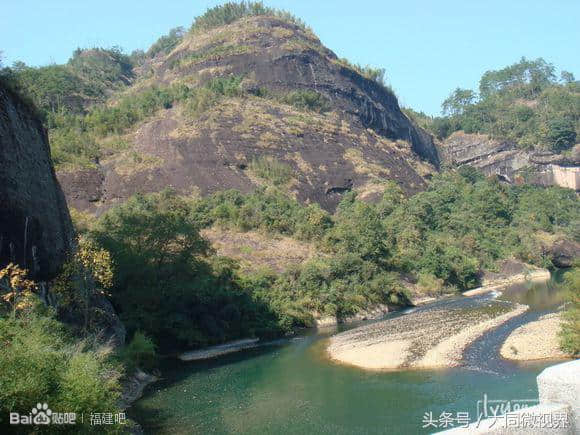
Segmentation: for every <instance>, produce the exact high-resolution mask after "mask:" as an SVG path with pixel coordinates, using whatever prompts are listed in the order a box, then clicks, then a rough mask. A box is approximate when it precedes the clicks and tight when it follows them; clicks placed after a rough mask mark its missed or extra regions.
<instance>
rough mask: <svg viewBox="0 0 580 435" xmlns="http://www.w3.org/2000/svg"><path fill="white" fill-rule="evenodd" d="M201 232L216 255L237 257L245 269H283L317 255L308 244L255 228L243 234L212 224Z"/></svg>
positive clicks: (278, 270)
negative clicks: (264, 232) (261, 231)
mask: <svg viewBox="0 0 580 435" xmlns="http://www.w3.org/2000/svg"><path fill="white" fill-rule="evenodd" d="M201 234H202V235H203V237H205V238H207V239H208V240H209V241H210V242H211V244H212V246H213V248H214V249H215V250H216V251H217V253H218V254H219V255H223V256H226V257H230V258H233V259H235V260H238V261H239V262H240V265H241V267H242V269H243V270H246V271H254V270H258V269H261V268H269V269H272V270H274V271H277V272H282V271H284V270H286V269H287V268H288V267H289V266H291V265H297V264H301V263H302V262H304V261H306V260H309V259H310V258H313V257H314V256H316V254H317V252H316V249H315V248H314V246H313V245H311V244H308V243H305V242H299V241H297V240H294V239H292V238H290V237H282V236H272V235H265V234H261V233H259V232H257V231H249V232H245V233H243V232H237V231H232V230H225V229H221V228H218V227H215V226H214V227H212V228H207V229H204V230H202V232H201Z"/></svg>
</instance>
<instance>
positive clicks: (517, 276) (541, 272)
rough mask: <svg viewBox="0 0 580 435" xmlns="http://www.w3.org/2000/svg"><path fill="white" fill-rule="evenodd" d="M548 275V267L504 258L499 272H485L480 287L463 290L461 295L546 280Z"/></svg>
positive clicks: (478, 293)
mask: <svg viewBox="0 0 580 435" xmlns="http://www.w3.org/2000/svg"><path fill="white" fill-rule="evenodd" d="M550 276H551V274H550V271H549V270H548V269H541V268H538V267H534V266H531V265H529V264H525V263H521V262H519V261H515V260H505V261H504V262H503V263H502V264H501V265H500V272H498V273H494V272H486V273H485V274H484V276H483V279H482V285H481V287H477V288H474V289H472V290H468V291H465V292H463V296H477V295H481V294H485V293H489V292H492V291H496V290H500V289H501V288H503V287H507V286H510V285H513V284H519V283H524V282H528V281H531V282H543V281H548V280H549V279H550Z"/></svg>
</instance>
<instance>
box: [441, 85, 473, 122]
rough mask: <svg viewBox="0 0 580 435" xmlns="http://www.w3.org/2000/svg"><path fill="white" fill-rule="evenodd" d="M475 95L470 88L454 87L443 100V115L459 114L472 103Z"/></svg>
mask: <svg viewBox="0 0 580 435" xmlns="http://www.w3.org/2000/svg"><path fill="white" fill-rule="evenodd" d="M476 98H477V96H476V95H475V92H473V91H472V90H470V89H461V88H457V89H455V90H454V91H453V92H452V93H451V95H449V97H447V99H446V100H445V101H444V102H443V104H442V106H441V107H442V109H443V113H444V114H445V115H452V116H453V115H461V114H462V113H463V112H464V111H465V110H466V109H467V107H469V106H470V105H472V104H473V103H474V102H475V100H476Z"/></svg>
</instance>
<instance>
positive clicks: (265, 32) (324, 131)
mask: <svg viewBox="0 0 580 435" xmlns="http://www.w3.org/2000/svg"><path fill="white" fill-rule="evenodd" d="M372 73H373V71H372V70H370V69H368V68H367V69H364V68H360V67H357V66H354V65H351V64H349V63H348V62H346V61H344V60H341V59H339V58H338V57H337V56H336V55H335V54H334V53H333V52H332V51H330V50H329V49H327V48H325V47H324V46H323V45H322V44H321V43H320V41H319V40H318V38H317V37H316V36H315V35H314V34H313V33H312V32H311V31H310V30H309V29H307V28H306V27H305V26H302V25H300V24H297V23H295V22H292V21H291V20H289V19H285V18H284V17H276V16H270V15H263V16H249V17H243V18H241V19H238V20H235V21H233V22H231V23H229V24H226V25H219V26H215V27H213V28H210V29H203V30H192V31H190V32H188V33H186V34H185V35H183V36H182V37H181V39H180V40H179V43H178V44H177V45H176V46H175V47H174V48H173V49H171V50H165V51H160V52H158V53H157V55H156V56H154V57H153V58H146V59H145V60H144V61H143V62H142V64H141V65H139V66H137V67H136V68H135V69H134V74H135V77H136V78H135V80H133V81H132V82H131V83H130V84H129V86H128V87H126V88H125V89H124V90H122V91H119V92H117V93H115V94H113V96H111V97H110V98H108V100H107V102H106V103H105V105H104V106H97V107H94V108H93V109H90V110H89V111H88V113H87V114H86V115H85V116H84V118H82V119H80V120H79V118H78V117H77V118H75V121H74V122H76V123H77V124H79V125H81V130H83V131H82V133H81V134H82V135H84V138H83V137H81V138H80V139H78V140H77V137H71V135H72V133H70V132H71V131H73V133H74V134H77V133H76V130H75V129H74V128H71V124H72V123H73V122H72V121H70V120H67V121H64V122H63V121H62V120H60V121H59V120H57V122H55V124H56V128H55V129H54V130H53V132H52V133H51V138H54V140H53V142H52V143H53V152H55V149H56V156H55V160H56V161H57V163H59V161H62V164H61V165H60V170H59V174H58V176H59V179H60V181H61V183H62V185H63V188H64V191H65V193H66V196H67V199H68V201H69V204H70V205H71V206H72V207H74V208H77V209H80V210H87V211H90V212H97V213H100V212H101V211H102V210H104V209H107V208H109V207H110V206H111V205H112V204H115V203H118V202H122V201H124V200H126V199H127V198H128V197H130V196H131V195H133V194H135V193H137V192H142V193H144V192H154V191H160V190H162V189H163V188H165V187H167V186H170V187H172V188H174V189H176V190H177V191H178V192H180V193H184V194H190V193H195V194H198V193H200V194H202V195H205V194H208V193H211V192H214V191H218V190H223V189H238V190H240V191H242V192H248V191H251V190H254V189H255V188H256V187H258V186H263V185H266V186H267V185H272V184H274V185H276V186H278V187H279V188H282V189H284V190H286V191H287V192H289V193H290V194H291V195H292V196H294V197H296V198H297V199H299V200H300V201H303V202H317V203H319V204H321V205H322V206H323V207H324V208H326V209H328V210H332V209H334V207H335V206H336V205H337V203H338V202H339V201H340V198H341V194H342V193H344V192H346V191H349V190H355V191H357V192H359V193H360V194H361V196H362V197H363V198H373V197H377V196H378V193H379V192H381V186H382V184H383V183H384V182H385V181H387V180H393V181H396V182H397V183H398V184H399V185H400V186H401V187H402V188H403V189H404V190H405V191H406V192H407V193H408V194H412V193H415V192H418V191H420V190H422V189H424V188H425V180H426V178H428V177H429V176H430V175H431V174H433V173H434V172H435V171H436V170H437V168H438V165H439V158H438V154H437V150H436V148H435V146H434V144H433V141H432V139H431V136H430V135H429V134H427V133H426V132H425V131H423V130H422V129H421V128H419V127H417V126H416V125H415V124H414V123H413V122H412V121H411V120H410V119H409V118H408V117H407V116H406V115H405V114H403V113H402V111H401V110H400V108H399V105H398V103H397V98H396V96H395V95H394V94H393V92H392V91H391V90H390V89H388V88H387V87H386V86H384V85H383V84H382V83H381V82H380V77H377V75H376V74H375V76H374V77H373V75H372ZM377 78H379V80H376V79H377ZM160 100H162V101H161V102H160ZM135 101H138V104H137V103H134V102H135ZM149 103H151V104H150V105H151V106H152V109H151V110H149V111H148V112H147V113H146V114H144V115H138V116H134V114H135V113H136V112H138V111H142V110H143V109H142V108H143V107H149ZM136 105H138V106H139V108H138V109H135V110H133V109H127V110H126V109H125V108H132V107H135V106H136ZM127 112H129V113H127ZM107 117H109V118H111V119H113V123H115V122H118V120H119V119H125V118H131V117H133V118H136V121H134V122H133V121H129V122H128V123H127V124H123V125H122V126H121V127H119V128H116V129H112V128H111V127H110V125H111V122H109V123H108V124H106V128H104V129H101V130H105V131H104V132H102V131H100V130H99V129H100V127H101V125H100V124H99V122H100V119H101V118H102V119H106V120H109V118H107ZM59 122H60V123H59ZM103 122H104V121H103ZM75 125H76V124H75ZM95 125H96V126H95ZM77 130H78V129H77ZM77 135H78V134H77ZM73 136H74V135H73ZM63 137H64V142H65V143H64V145H62V146H61V144H62V143H63ZM76 141H78V142H81V143H82V145H81V146H84V147H86V144H87V143H88V142H90V141H94V142H95V145H94V147H93V149H94V150H96V152H94V153H92V154H91V157H90V158H88V159H85V161H83V162H82V164H81V165H79V164H76V163H75V164H72V165H71V164H70V160H71V159H70V158H69V156H68V155H64V157H63V158H60V157H59V156H61V154H59V150H61V149H67V148H71V143H75V142H76ZM59 159H60V160H59ZM67 160H68V161H67Z"/></svg>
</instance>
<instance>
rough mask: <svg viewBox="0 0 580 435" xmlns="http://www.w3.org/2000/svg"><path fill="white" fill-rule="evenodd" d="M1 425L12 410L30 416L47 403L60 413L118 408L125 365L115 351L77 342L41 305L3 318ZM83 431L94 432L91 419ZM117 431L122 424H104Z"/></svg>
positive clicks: (0, 321) (0, 332)
mask: <svg viewBox="0 0 580 435" xmlns="http://www.w3.org/2000/svg"><path fill="white" fill-rule="evenodd" d="M0 341H1V342H2V343H3V346H1V347H0V366H1V367H2V370H1V371H0V410H1V413H0V426H4V425H7V422H6V420H5V418H6V416H7V415H8V412H19V413H21V414H26V415H28V414H29V413H30V410H31V408H32V407H33V406H34V405H35V404H36V403H38V402H39V401H41V402H43V403H44V402H46V403H48V404H49V406H50V408H51V409H52V410H53V411H56V412H76V413H77V415H78V416H79V417H77V419H78V422H77V425H76V426H74V428H75V430H79V425H80V424H81V422H80V414H82V413H84V414H85V416H88V415H90V414H91V413H93V412H107V413H109V412H110V413H115V412H118V411H119V409H118V405H117V400H118V398H119V391H120V385H119V379H120V376H121V373H122V372H121V369H120V367H119V366H118V365H116V364H114V363H113V362H112V359H111V353H110V349H107V348H103V347H98V346H96V345H89V344H88V341H84V342H83V341H80V342H79V341H76V340H75V339H73V337H72V336H70V335H69V334H68V333H67V331H66V329H65V327H64V326H63V325H62V324H60V323H59V322H57V321H56V320H55V319H54V318H53V316H52V315H51V314H50V312H46V310H45V309H44V308H42V306H41V305H40V304H39V302H38V301H36V305H35V308H34V309H33V310H31V311H28V312H26V313H22V314H21V315H18V316H16V317H14V316H12V317H5V316H1V317H0ZM85 422H86V424H85V425H83V426H84V427H83V429H82V430H84V431H86V432H90V431H91V430H93V429H94V427H91V426H89V424H88V422H87V419H86V418H85ZM102 429H108V430H111V431H115V430H117V429H118V428H116V427H112V426H111V427H109V428H101V429H100V430H102Z"/></svg>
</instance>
